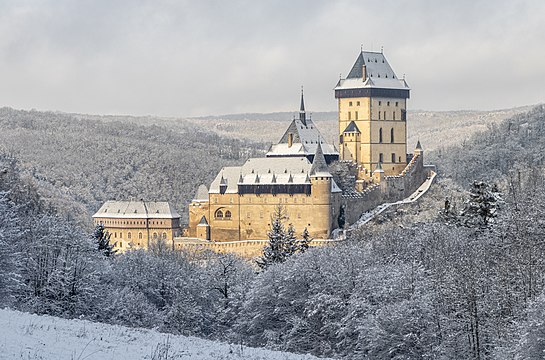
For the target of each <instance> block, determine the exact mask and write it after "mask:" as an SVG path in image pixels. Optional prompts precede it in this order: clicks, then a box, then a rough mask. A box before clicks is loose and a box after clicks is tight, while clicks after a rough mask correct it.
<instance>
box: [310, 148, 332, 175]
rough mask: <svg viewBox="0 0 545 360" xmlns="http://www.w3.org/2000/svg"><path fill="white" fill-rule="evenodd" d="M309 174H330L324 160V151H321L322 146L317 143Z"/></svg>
mask: <svg viewBox="0 0 545 360" xmlns="http://www.w3.org/2000/svg"><path fill="white" fill-rule="evenodd" d="M310 175H311V176H328V177H329V176H331V173H330V172H329V169H328V167H327V163H326V161H325V157H324V153H323V152H322V146H321V145H320V144H319V143H318V147H317V148H316V154H315V155H314V160H313V161H312V167H311V168H310Z"/></svg>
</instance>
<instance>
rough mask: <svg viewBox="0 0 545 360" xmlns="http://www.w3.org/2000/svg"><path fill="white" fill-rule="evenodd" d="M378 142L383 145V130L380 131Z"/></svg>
mask: <svg viewBox="0 0 545 360" xmlns="http://www.w3.org/2000/svg"><path fill="white" fill-rule="evenodd" d="M378 142H379V143H380V144H382V128H380V129H378Z"/></svg>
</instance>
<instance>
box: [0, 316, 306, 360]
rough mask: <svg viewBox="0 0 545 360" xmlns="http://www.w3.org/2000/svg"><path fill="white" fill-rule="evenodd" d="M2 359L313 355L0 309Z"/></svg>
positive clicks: (199, 359) (227, 359)
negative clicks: (2, 329) (3, 330)
mask: <svg viewBox="0 0 545 360" xmlns="http://www.w3.org/2000/svg"><path fill="white" fill-rule="evenodd" d="M0 323H1V324H3V325H4V326H5V327H9V329H10V330H9V331H5V332H3V333H2V335H1V336H0V359H36V360H57V359H88V360H93V359H97V360H98V359H133V360H136V359H150V360H175V359H194V360H212V359H214V360H215V359H224V360H235V359H237V360H238V359H240V360H244V359H248V360H269V359H270V360H274V359H277V360H305V359H307V360H311V359H317V358H316V357H314V356H310V355H296V354H290V353H286V352H278V351H270V350H265V349H257V348H250V347H246V346H240V345H236V344H227V343H220V342H214V341H209V340H203V339H199V338H195V337H186V336H179V335H170V334H164V333H160V332H157V331H154V330H148V329H138V328H128V327H125V326H119V325H107V324H101V323H94V322H90V321H85V320H78V319H73V320H67V319H61V318H58V317H52V316H38V315H31V314H28V313H23V312H19V311H13V310H7V309H0Z"/></svg>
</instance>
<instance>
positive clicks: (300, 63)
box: [0, 0, 545, 116]
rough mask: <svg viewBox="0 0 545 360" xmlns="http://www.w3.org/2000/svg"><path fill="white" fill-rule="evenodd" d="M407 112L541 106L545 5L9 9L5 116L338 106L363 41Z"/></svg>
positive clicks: (2, 34) (0, 32) (129, 1)
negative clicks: (17, 112)
mask: <svg viewBox="0 0 545 360" xmlns="http://www.w3.org/2000/svg"><path fill="white" fill-rule="evenodd" d="M361 43H363V44H364V47H365V48H366V49H368V50H380V46H384V49H385V50H384V52H385V54H386V56H387V58H388V59H389V61H390V63H391V65H392V66H393V68H394V70H395V71H396V73H397V75H398V76H402V75H403V74H406V76H407V81H408V83H409V85H410V86H411V87H412V89H413V90H412V94H411V95H412V96H411V101H410V105H409V106H410V108H411V109H417V108H418V109H428V110H452V109H498V108H507V107H512V106H518V105H527V104H535V103H540V102H543V101H544V99H545V1H542V0H535V1H493V0H489V1H478V0H477V1H475V0H473V1H459V0H458V1H431V0H429V1H425V0H422V1H419V0H411V1H388V0H381V1H377V0H373V1H364V0H355V1H311V0H309V1H303V0H301V1H298V0H290V1H256V0H254V1H237V0H229V1H228V0H225V1H202V0H200V1H197V0H195V1H174V0H171V1H140V0H108V1H90V0H89V1H87V0H81V1H65V0H42V1H39V0H36V1H24V0H0V106H11V107H15V108H23V109H30V108H36V109H40V110H61V111H70V112H82V113H96V114H135V115H144V114H153V115H171V116H194V115H208V114H226V113H236V112H273V111H292V110H295V109H297V107H298V96H299V89H300V86H301V85H304V86H305V93H306V95H307V96H306V98H307V109H309V110H310V111H324V110H334V109H335V107H336V102H335V99H334V96H333V90H332V89H333V87H334V85H335V83H336V81H337V79H338V77H339V73H342V74H343V76H345V75H346V74H347V72H348V71H349V70H350V67H351V66H352V64H353V62H354V61H355V59H356V57H357V55H358V52H359V49H360V44H361Z"/></svg>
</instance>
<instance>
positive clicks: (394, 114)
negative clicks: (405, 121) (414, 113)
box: [393, 111, 396, 120]
mask: <svg viewBox="0 0 545 360" xmlns="http://www.w3.org/2000/svg"><path fill="white" fill-rule="evenodd" d="M393 116H394V120H395V119H396V112H395V111H394V113H393Z"/></svg>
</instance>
